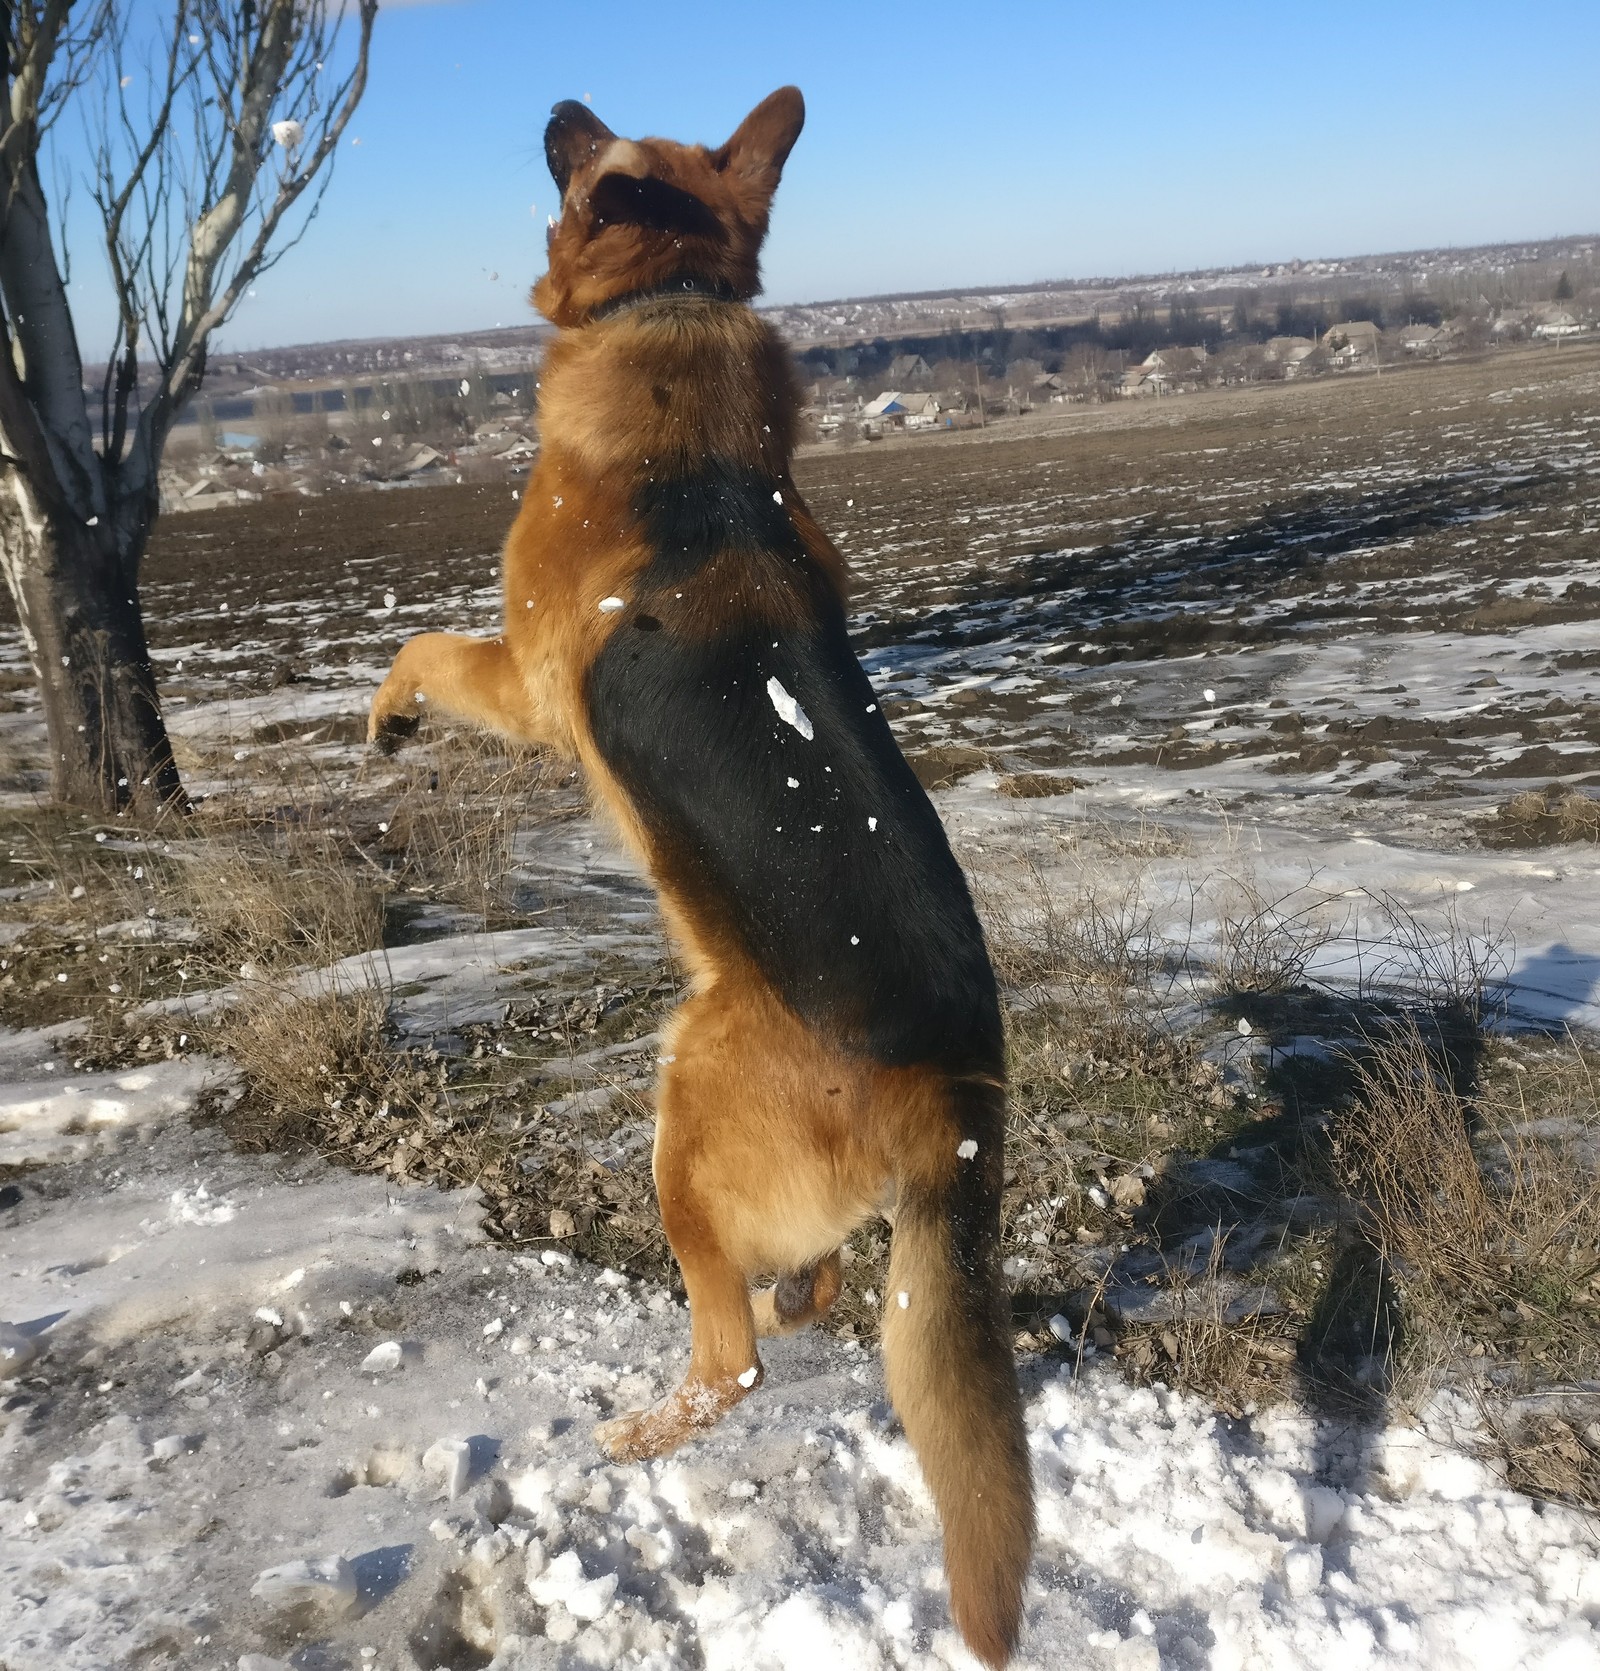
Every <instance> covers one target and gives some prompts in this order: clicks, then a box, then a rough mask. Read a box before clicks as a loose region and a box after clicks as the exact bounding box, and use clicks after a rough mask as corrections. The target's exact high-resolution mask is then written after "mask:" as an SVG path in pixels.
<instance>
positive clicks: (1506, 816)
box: [1481, 783, 1600, 847]
mask: <svg viewBox="0 0 1600 1671" xmlns="http://www.w3.org/2000/svg"><path fill="white" fill-rule="evenodd" d="M1481 829H1482V832H1483V839H1484V840H1485V841H1486V842H1487V843H1488V844H1489V845H1490V846H1492V847H1557V846H1561V845H1563V844H1565V843H1567V842H1573V841H1600V799H1597V798H1596V797H1595V796H1593V795H1586V794H1585V793H1584V792H1583V791H1582V790H1579V789H1569V788H1568V787H1567V786H1566V785H1565V784H1562V783H1552V784H1551V785H1550V786H1549V787H1548V788H1546V789H1528V790H1524V791H1523V793H1522V794H1520V795H1513V796H1512V797H1511V799H1510V800H1509V801H1506V802H1504V803H1503V804H1502V805H1501V806H1499V807H1497V808H1496V809H1495V813H1494V816H1493V817H1492V818H1489V819H1486V820H1485V821H1484V823H1483V824H1482V825H1481Z"/></svg>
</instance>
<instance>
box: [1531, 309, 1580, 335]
mask: <svg viewBox="0 0 1600 1671" xmlns="http://www.w3.org/2000/svg"><path fill="white" fill-rule="evenodd" d="M1582 332H1583V326H1582V325H1580V324H1579V323H1578V321H1577V320H1576V319H1574V318H1573V317H1572V315H1571V314H1570V313H1567V312H1565V311H1564V310H1562V309H1559V308H1558V309H1555V310H1553V311H1551V312H1549V313H1546V314H1545V315H1544V317H1543V318H1542V319H1541V320H1540V321H1539V323H1538V324H1537V325H1535V326H1534V327H1533V334H1534V335H1535V336H1536V337H1544V338H1545V339H1546V340H1549V339H1551V338H1560V337H1575V336H1580V335H1581V334H1582Z"/></svg>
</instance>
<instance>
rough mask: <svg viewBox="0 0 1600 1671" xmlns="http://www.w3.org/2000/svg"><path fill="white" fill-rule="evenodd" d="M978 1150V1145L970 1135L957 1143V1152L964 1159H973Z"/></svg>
mask: <svg viewBox="0 0 1600 1671" xmlns="http://www.w3.org/2000/svg"><path fill="white" fill-rule="evenodd" d="M977 1152H978V1145H977V1144H976V1143H975V1142H974V1141H973V1140H972V1139H971V1138H970V1137H969V1138H967V1139H965V1141H963V1142H961V1143H958V1144H957V1145H956V1153H957V1154H958V1155H960V1157H961V1158H962V1159H963V1160H971V1159H972V1158H973V1157H974V1156H975V1155H976V1154H977Z"/></svg>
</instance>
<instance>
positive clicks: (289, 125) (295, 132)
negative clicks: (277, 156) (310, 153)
mask: <svg viewBox="0 0 1600 1671" xmlns="http://www.w3.org/2000/svg"><path fill="white" fill-rule="evenodd" d="M305 136H306V130H305V128H304V127H303V126H302V125H301V124H300V123H299V122H296V121H293V120H292V119H291V120H288V121H283V122H274V123H273V124H272V143H273V144H274V145H277V146H279V147H281V148H282V149H283V150H285V151H292V150H293V149H294V148H295V146H297V145H298V144H299V143H300V141H301V140H302V139H304V138H305Z"/></svg>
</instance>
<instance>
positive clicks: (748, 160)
mask: <svg viewBox="0 0 1600 1671" xmlns="http://www.w3.org/2000/svg"><path fill="white" fill-rule="evenodd" d="M805 121H806V101H805V100H804V99H803V98H801V96H800V89H799V88H798V87H780V88H779V89H778V90H777V92H776V93H769V94H767V96H766V97H765V98H764V99H763V100H762V101H761V103H760V104H758V105H757V106H756V107H755V109H754V110H752V111H751V112H750V114H749V115H748V116H746V117H745V119H744V120H743V121H742V122H741V123H740V124H739V126H738V127H737V128H736V129H735V130H734V134H733V137H732V138H731V139H730V140H729V141H728V143H727V144H726V145H724V146H723V147H722V148H721V149H720V150H718V151H714V152H713V153H712V160H713V161H714V162H715V163H716V165H717V167H718V168H719V169H726V170H729V171H730V172H732V173H735V174H740V175H743V176H744V177H745V178H746V179H748V180H749V181H750V182H751V183H752V184H754V185H758V186H760V187H761V188H762V189H763V190H764V191H766V192H767V193H768V194H769V195H770V194H771V193H772V192H775V191H776V190H777V189H778V180H779V177H780V176H781V175H782V173H783V165H784V163H785V162H786V161H787V160H788V157H789V153H790V152H791V151H792V150H793V149H794V142H795V141H796V140H797V139H798V138H799V137H800V130H801V128H803V127H804V126H805Z"/></svg>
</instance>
